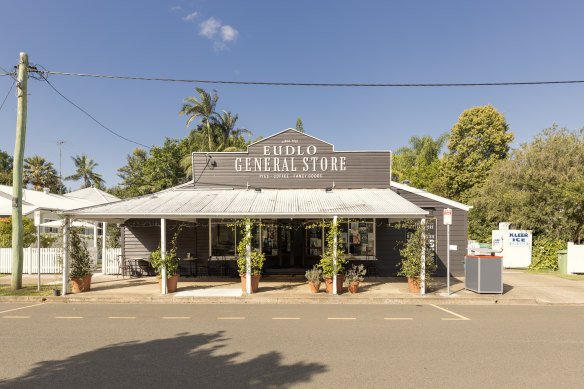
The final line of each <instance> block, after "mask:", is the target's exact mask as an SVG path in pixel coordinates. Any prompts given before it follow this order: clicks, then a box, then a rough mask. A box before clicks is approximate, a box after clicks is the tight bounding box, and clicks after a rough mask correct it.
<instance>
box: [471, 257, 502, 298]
mask: <svg viewBox="0 0 584 389" xmlns="http://www.w3.org/2000/svg"><path fill="white" fill-rule="evenodd" d="M464 262H465V267H464V287H465V289H468V290H472V291H473V292H476V293H503V257H497V256H494V255H466V256H465V257H464Z"/></svg>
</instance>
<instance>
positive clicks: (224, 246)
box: [211, 221, 235, 257]
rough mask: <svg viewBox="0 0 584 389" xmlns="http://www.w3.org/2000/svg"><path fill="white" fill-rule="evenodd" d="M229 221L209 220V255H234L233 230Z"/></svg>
mask: <svg viewBox="0 0 584 389" xmlns="http://www.w3.org/2000/svg"><path fill="white" fill-rule="evenodd" d="M229 223H230V222H226V221H225V222H224V221H221V222H219V221H217V222H215V221H213V222H211V255H212V256H214V257H224V256H234V255H235V232H234V231H233V228H232V227H230V226H228V224H229Z"/></svg>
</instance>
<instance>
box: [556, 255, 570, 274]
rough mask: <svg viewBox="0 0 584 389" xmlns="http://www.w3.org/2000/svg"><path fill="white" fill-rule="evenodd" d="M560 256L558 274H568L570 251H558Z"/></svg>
mask: <svg viewBox="0 0 584 389" xmlns="http://www.w3.org/2000/svg"><path fill="white" fill-rule="evenodd" d="M556 253H557V254H558V272H559V273H560V274H568V250H559V251H556Z"/></svg>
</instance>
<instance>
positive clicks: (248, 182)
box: [193, 129, 391, 189]
mask: <svg viewBox="0 0 584 389" xmlns="http://www.w3.org/2000/svg"><path fill="white" fill-rule="evenodd" d="M390 165H391V153H390V152H389V151H335V150H334V146H333V145H332V144H330V143H327V142H324V141H322V140H320V139H318V138H315V137H313V136H310V135H307V134H304V133H301V132H298V131H296V130H293V129H288V130H286V131H282V132H280V133H277V134H275V135H272V136H270V137H267V138H265V139H262V140H261V141H259V142H256V143H253V144H251V145H250V146H249V147H248V149H247V151H246V152H228V153H221V152H216V153H193V177H194V183H195V186H203V187H205V186H206V187H213V186H214V187H225V186H228V187H235V188H237V187H240V188H266V189H270V188H274V189H286V188H327V187H330V188H389V185H390V181H391V166H390Z"/></svg>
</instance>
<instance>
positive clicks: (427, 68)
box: [0, 0, 584, 188]
mask: <svg viewBox="0 0 584 389" xmlns="http://www.w3.org/2000/svg"><path fill="white" fill-rule="evenodd" d="M138 4H139V6H138ZM24 8H26V9H24ZM582 15H584V2H581V1H533V0H532V1H516V0H515V1H488V2H486V1H439V2H437V1H402V2H395V1H361V2H354V1H353V2H349V1H298V0H296V1H217V0H216V1H180V0H176V1H166V0H164V1H163V0H160V1H141V2H130V1H106V0H103V1H94V2H89V1H78V0H77V1H59V0H53V1H29V2H26V5H21V4H19V2H14V1H3V2H2V12H1V13H0V36H1V37H2V44H1V45H0V66H2V67H4V68H9V67H10V68H11V67H12V66H14V65H15V64H16V63H17V62H18V55H19V52H21V51H26V52H27V53H28V54H29V56H30V61H31V63H34V64H40V65H42V66H44V67H45V68H47V69H49V70H53V71H59V72H76V73H99V74H115V75H132V76H145V77H148V76H157V77H171V78H187V79H208V80H212V79H222V80H235V81H273V82H278V81H289V82H325V83H326V82H335V83H336V82H340V83H353V82H358V83H378V82H379V83H389V82H393V83H410V82H420V83H434V82H454V83H464V82H499V81H536V80H583V79H584V66H583V63H584V51H583V50H582V47H583V43H582V42H584V39H583V38H584V30H583V29H582V27H581V24H582ZM49 79H50V81H51V82H52V83H53V84H54V85H55V87H57V88H58V89H59V90H60V91H61V92H62V93H63V94H65V95H66V96H67V97H69V98H70V99H72V100H73V101H74V102H76V103H77V104H79V105H80V106H82V107H83V108H85V109H86V110H87V111H89V112H90V113H91V114H92V115H94V116H95V117H96V118H98V119H99V120H100V121H102V122H103V123H104V124H106V125H107V126H109V127H110V128H112V129H113V130H115V131H117V132H120V133H122V134H124V135H125V136H127V137H129V138H132V139H134V140H136V141H138V142H140V143H144V144H147V145H151V144H156V145H159V144H161V143H162V142H163V139H164V137H165V136H168V137H177V138H178V137H183V136H185V135H186V134H187V133H188V130H187V129H186V128H185V124H186V118H185V117H183V116H179V115H178V111H179V110H180V107H181V103H182V99H183V98H185V97H187V96H189V95H194V87H195V86H202V87H204V88H207V89H211V88H214V89H216V90H217V91H218V94H219V97H220V99H219V104H218V108H219V109H220V110H222V109H226V110H231V111H232V112H235V113H238V114H239V116H240V122H239V125H240V126H241V127H244V128H248V129H250V130H252V131H253V133H254V135H255V136H259V135H262V136H268V135H271V134H273V133H275V132H278V131H281V130H283V129H285V128H288V127H294V125H295V123H296V118H297V116H301V118H302V120H303V122H304V128H305V130H306V131H307V132H308V133H310V134H311V135H314V136H316V137H319V138H321V139H324V140H326V141H328V142H331V143H333V144H335V147H336V149H337V150H368V149H375V150H377V149H389V150H395V149H397V148H398V147H400V146H402V145H405V144H407V141H408V139H409V138H410V136H412V135H432V136H438V135H440V134H442V133H444V132H447V131H449V129H450V128H451V127H452V125H453V124H454V123H455V122H456V121H457V119H458V116H459V115H460V113H461V112H462V111H463V110H464V109H466V108H470V107H473V106H476V105H485V104H492V105H494V106H495V107H496V108H497V109H498V110H500V111H501V112H503V113H504V114H505V116H506V118H507V121H508V122H509V124H510V127H511V130H512V131H513V132H514V133H515V134H516V144H517V143H519V142H525V141H529V140H530V139H531V138H532V136H533V135H534V134H535V133H537V132H539V131H540V130H541V129H542V128H545V127H549V126H551V125H552V124H554V123H557V124H558V125H560V126H566V127H568V128H570V129H575V128H581V127H583V126H584V110H583V106H584V84H576V85H564V86H518V87H465V88H322V87H274V86H237V85H232V86H225V85H193V84H179V83H162V82H140V81H129V80H105V79H88V78H78V77H65V76H56V75H53V76H51V77H50V78H49ZM10 85H11V80H10V78H8V77H0V99H3V98H4V96H5V95H6V93H7V92H8V89H9V88H10ZM29 93H30V96H29V111H28V119H29V120H28V131H27V143H26V155H29V156H30V155H34V154H40V155H43V156H45V157H46V158H48V159H49V160H50V161H53V162H55V165H56V166H57V167H58V155H59V154H58V148H57V145H56V142H57V140H59V139H63V140H65V141H66V143H65V144H64V146H63V175H64V176H65V175H69V174H72V173H73V164H72V162H71V158H70V157H71V156H74V155H78V154H79V155H80V154H82V153H86V154H88V155H89V156H91V157H94V158H95V160H96V161H97V162H98V163H99V166H98V168H97V171H98V172H99V173H101V174H102V175H103V176H104V178H105V179H106V185H108V186H112V185H115V184H116V183H118V182H119V178H118V177H117V175H116V173H117V169H118V168H119V167H121V166H122V165H124V163H125V158H126V154H128V153H130V152H131V151H132V150H133V148H134V147H135V145H133V144H131V143H127V142H125V141H123V140H121V139H119V138H116V137H113V136H112V135H110V134H109V133H107V132H105V130H103V129H101V128H100V127H98V126H97V125H96V124H95V123H94V122H92V121H90V120H89V119H88V118H87V117H85V116H84V115H83V114H81V113H80V112H79V111H77V110H76V109H75V108H74V107H72V106H71V105H70V104H69V103H67V102H65V101H64V100H62V99H61V97H59V96H58V95H56V94H55V93H54V92H53V91H52V90H51V89H49V87H48V86H47V85H45V84H43V83H42V82H40V81H35V80H31V81H30V83H29ZM0 102H1V101H0ZM15 124H16V98H15V97H14V92H12V94H11V95H10V96H9V98H8V100H7V102H6V105H5V106H4V108H3V109H2V110H1V111H0V129H1V131H2V137H1V140H0V149H2V150H6V151H8V152H10V153H12V152H13V150H14V133H15ZM77 185H78V184H76V183H75V184H74V183H70V184H69V186H71V187H72V188H75V187H76V186H77Z"/></svg>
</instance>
